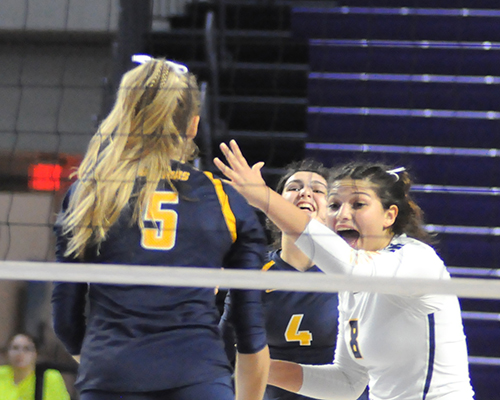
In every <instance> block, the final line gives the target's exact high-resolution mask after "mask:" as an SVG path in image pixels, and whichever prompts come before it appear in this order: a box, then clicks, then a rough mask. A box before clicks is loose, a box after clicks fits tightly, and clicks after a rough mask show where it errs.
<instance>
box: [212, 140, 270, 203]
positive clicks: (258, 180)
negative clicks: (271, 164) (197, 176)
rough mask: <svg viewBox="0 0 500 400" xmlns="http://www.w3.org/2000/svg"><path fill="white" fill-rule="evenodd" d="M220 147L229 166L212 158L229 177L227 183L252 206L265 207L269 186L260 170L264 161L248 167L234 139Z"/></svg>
mask: <svg viewBox="0 0 500 400" xmlns="http://www.w3.org/2000/svg"><path fill="white" fill-rule="evenodd" d="M220 149H221V151H222V153H223V154H224V156H225V157H226V160H227V162H228V164H229V166H228V165H226V164H224V163H223V162H222V161H221V160H220V159H219V158H217V157H216V158H214V164H215V166H216V167H217V168H219V170H220V171H221V172H222V173H223V174H224V175H225V176H226V177H227V178H228V179H229V181H228V183H229V184H230V185H232V186H233V187H234V188H235V189H236V190H237V191H238V192H239V193H240V194H241V195H243V197H245V198H246V199H247V201H248V202H249V203H250V204H251V205H252V206H254V207H258V208H261V209H262V208H263V207H265V203H266V201H267V200H268V190H269V188H268V187H267V185H266V182H265V181H264V179H263V178H262V174H261V172H260V170H261V169H262V167H263V166H264V163H263V162H258V163H256V164H254V165H253V166H252V167H250V166H249V165H248V162H247V160H246V159H245V157H244V156H243V154H242V153H241V150H240V148H239V146H238V144H237V143H236V141H235V140H231V141H230V142H229V147H228V146H227V145H226V144H225V143H221V145H220Z"/></svg>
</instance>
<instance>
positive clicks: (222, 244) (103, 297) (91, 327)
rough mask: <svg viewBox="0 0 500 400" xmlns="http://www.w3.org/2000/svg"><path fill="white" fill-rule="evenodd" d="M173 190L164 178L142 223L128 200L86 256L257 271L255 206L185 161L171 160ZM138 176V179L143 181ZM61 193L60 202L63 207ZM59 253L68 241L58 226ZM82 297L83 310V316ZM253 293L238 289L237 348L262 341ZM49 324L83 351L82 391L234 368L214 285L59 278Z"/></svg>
mask: <svg viewBox="0 0 500 400" xmlns="http://www.w3.org/2000/svg"><path fill="white" fill-rule="evenodd" d="M173 169H174V173H173V174H172V180H173V182H174V184H175V185H176V187H177V189H178V191H179V193H176V192H174V191H172V190H171V188H170V186H169V184H168V183H167V182H164V181H162V182H160V184H159V185H158V188H157V191H156V192H155V193H154V195H153V196H152V198H151V201H150V202H149V205H148V208H147V210H144V213H143V218H144V222H145V227H144V229H140V228H139V225H138V224H132V225H131V224H130V220H131V217H132V212H133V206H134V204H133V201H132V202H131V204H130V205H129V207H126V208H125V209H124V210H123V211H122V213H121V215H120V218H119V220H118V221H117V223H116V224H115V225H114V226H112V227H111V229H110V230H109V234H108V235H107V238H106V240H105V241H104V242H102V244H101V246H100V249H99V251H97V249H89V250H88V251H87V252H86V254H85V257H84V260H83V261H85V262H89V263H112V264H130V265H147V266H158V267H159V268H160V267H166V266H169V265H170V266H195V267H205V268H240V269H258V268H260V266H261V265H262V263H263V260H264V253H265V243H266V239H265V236H264V233H263V229H262V226H261V224H260V223H259V221H258V219H257V217H256V215H255V212H254V210H253V209H252V208H251V207H250V206H249V205H248V204H247V202H246V201H245V200H244V199H243V197H241V196H240V195H239V194H238V193H237V192H236V191H235V190H234V189H233V188H231V187H230V186H227V185H225V184H223V183H222V182H221V181H220V180H218V179H214V177H213V176H212V175H211V174H210V173H203V172H201V171H198V170H195V169H193V168H191V167H189V166H187V165H184V164H177V163H175V164H174V165H173ZM140 185H141V179H140V178H139V179H138V181H137V185H136V186H137V187H140ZM69 196H71V191H70V192H69V194H68V196H67V197H66V199H65V201H64V204H63V209H64V207H67V204H68V198H69ZM55 231H56V235H57V249H56V253H57V259H58V260H59V261H62V262H74V261H75V260H74V259H72V258H67V257H64V256H63V254H64V251H65V249H66V246H67V240H68V238H67V237H66V236H64V235H63V234H62V233H61V228H60V227H59V226H57V224H56V227H55ZM86 296H88V301H89V305H90V307H89V313H88V315H86V313H85V308H86ZM260 296H261V294H260V292H258V291H238V290H237V291H234V295H233V301H235V302H236V305H237V312H236V314H237V315H240V316H241V317H240V318H238V319H237V325H238V329H237V333H238V341H239V346H240V348H239V350H240V352H243V353H255V352H257V351H259V350H261V349H262V348H263V347H264V346H265V345H266V336H265V329H264V321H263V315H262V307H261V302H260V301H261V298H260ZM52 304H53V318H54V329H55V331H56V334H57V336H58V337H59V338H60V339H61V341H62V342H63V343H64V345H65V346H66V348H67V349H68V351H69V352H70V353H71V354H80V353H81V364H80V368H79V372H78V378H77V382H76V386H77V387H78V388H79V389H80V390H81V391H85V390H90V389H95V390H105V391H124V392H126V391H129V392H146V391H158V390H164V389H169V388H175V387H181V386H186V385H192V384H196V383H200V382H207V381H211V380H213V379H218V378H220V377H222V376H225V375H228V374H231V367H230V365H229V363H228V361H227V358H226V357H225V353H224V346H223V342H222V340H221V336H220V332H219V330H218V327H217V324H218V320H219V313H218V311H217V308H216V305H215V296H214V289H212V288H180V287H160V286H144V285H107V284H106V285H105V284H89V285H87V284H81V283H56V284H55V285H54V290H53V296H52Z"/></svg>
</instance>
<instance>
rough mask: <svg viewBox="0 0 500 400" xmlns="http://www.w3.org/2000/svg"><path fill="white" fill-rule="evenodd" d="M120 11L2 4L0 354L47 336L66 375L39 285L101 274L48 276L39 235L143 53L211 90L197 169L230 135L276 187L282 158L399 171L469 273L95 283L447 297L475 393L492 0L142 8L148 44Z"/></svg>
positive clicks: (491, 257)
mask: <svg viewBox="0 0 500 400" xmlns="http://www.w3.org/2000/svg"><path fill="white" fill-rule="evenodd" d="M126 3H127V2H126V1H124V2H123V3H122V4H120V2H119V1H118V0H93V1H85V2H77V1H70V0H52V1H41V0H26V1H23V2H20V1H18V0H4V1H3V3H2V13H1V15H0V59H1V62H0V135H1V138H2V139H1V140H0V187H1V191H0V260H3V261H0V279H2V281H0V292H1V293H2V296H3V298H4V299H6V301H5V302H3V303H2V304H1V305H0V317H1V318H2V320H3V321H4V323H3V324H2V326H3V328H2V329H0V343H5V341H6V340H7V337H8V336H9V335H10V333H11V332H13V331H15V330H18V329H21V328H23V329H26V328H27V329H28V330H30V331H32V332H33V333H34V334H35V335H38V336H44V337H45V338H46V343H47V349H48V350H47V351H46V354H45V355H46V356H47V357H50V358H52V359H56V360H58V361H59V362H60V363H62V364H63V365H69V360H68V358H67V355H66V354H65V353H64V351H63V350H62V349H61V347H60V346H58V344H57V342H56V341H55V339H54V338H53V334H52V332H51V329H50V327H49V326H50V311H49V309H50V307H49V304H48V292H49V285H48V284H46V283H43V282H47V281H51V280H54V277H56V276H57V277H58V279H61V280H64V279H67V280H79V281H83V282H93V281H100V280H99V279H105V278H104V277H105V276H107V274H108V272H106V270H105V269H103V268H98V267H97V266H93V267H90V266H82V265H80V266H76V265H75V266H71V267H69V266H66V267H64V268H63V267H61V266H58V265H57V264H53V263H52V261H53V260H54V250H53V249H54V239H53V234H52V225H53V223H54V218H55V214H56V212H57V211H58V209H59V206H60V202H61V198H62V195H63V194H64V192H65V191H66V190H67V188H68V186H69V184H70V183H71V178H70V176H71V173H72V172H73V171H74V169H75V167H76V166H78V164H79V162H80V160H81V157H82V155H83V153H84V152H85V149H86V147H87V144H88V141H89V139H90V137H91V136H92V134H93V133H94V131H95V129H96V127H97V124H98V122H99V121H100V120H101V119H102V117H103V115H105V114H106V112H107V110H108V109H109V106H110V104H111V102H112V96H113V95H112V93H113V89H114V88H115V87H116V83H117V79H118V78H117V77H119V76H120V74H121V73H123V71H124V69H125V68H126V66H127V63H128V58H127V57H129V53H130V52H145V53H149V54H151V55H153V56H162V57H167V58H170V59H173V60H176V61H179V62H182V63H184V64H186V65H187V66H188V67H189V68H190V70H191V71H193V72H194V73H195V74H196V75H198V77H199V79H200V81H201V82H204V83H206V84H207V86H206V88H207V89H206V96H207V97H206V98H207V102H206V106H205V110H204V111H205V112H206V114H205V117H206V118H205V119H204V123H205V127H204V128H203V130H204V134H203V135H202V136H201V138H200V139H199V141H200V143H199V145H200V147H201V148H202V157H201V158H200V159H199V160H198V163H199V165H200V166H201V167H202V168H204V169H210V170H213V166H212V165H211V163H210V159H211V155H212V154H214V155H219V153H218V148H217V145H218V143H219V142H220V141H227V140H228V139H231V138H236V139H237V140H238V142H239V143H240V145H241V147H242V149H243V151H244V152H245V154H246V155H247V156H248V158H249V161H250V162H256V161H265V162H266V168H265V169H264V174H265V177H266V180H267V181H268V183H269V184H270V185H271V186H274V184H275V183H276V182H277V179H278V177H279V176H280V174H282V173H283V167H284V166H285V165H286V164H287V163H289V162H291V161H295V160H299V159H302V158H304V157H306V156H307V157H313V158H316V159H318V160H320V161H322V162H324V163H325V165H327V166H332V165H333V164H334V163H335V164H336V163H341V162H344V161H350V160H353V159H371V160H382V161H384V162H388V163H390V164H394V165H396V166H400V165H404V166H405V167H406V168H408V169H409V170H410V171H411V172H412V173H413V175H414V176H415V177H416V181H417V182H416V185H415V186H414V188H413V195H414V197H415V199H416V201H417V203H418V204H419V205H420V206H421V207H422V209H423V210H424V212H425V219H426V223H427V229H428V230H429V231H430V232H435V233H437V237H438V239H439V242H438V244H437V245H436V248H437V250H438V252H439V254H440V256H441V257H442V258H443V260H444V261H445V264H446V265H448V266H449V271H450V272H451V274H452V276H454V277H457V278H465V279H457V280H452V281H450V282H446V283H439V284H436V283H435V282H434V283H433V282H427V281H404V282H399V281H394V280H392V281H391V280H386V281H383V280H381V281H380V282H374V281H369V282H364V281H363V280H362V279H360V280H359V281H357V280H356V279H346V278H345V277H334V276H332V277H331V279H330V278H328V279H325V278H324V277H323V278H321V279H319V278H317V277H311V278H310V279H311V280H310V282H306V280H304V278H303V277H300V278H297V277H296V276H293V275H290V276H287V277H286V279H284V278H283V276H281V278H279V277H278V276H276V277H274V276H272V274H266V275H265V276H262V274H259V273H248V276H247V275H245V276H244V279H243V278H242V275H239V274H238V273H237V272H235V271H233V272H228V271H206V270H205V271H203V273H200V272H199V271H188V270H186V269H180V270H178V271H177V270H176V274H175V278H176V279H178V280H174V276H173V275H171V271H170V272H169V273H168V275H167V274H166V273H164V272H159V271H151V275H148V274H149V273H145V272H142V270H141V273H140V274H139V273H138V272H137V271H132V270H130V269H128V270H127V269H120V266H116V268H118V269H120V270H119V274H113V275H111V277H109V278H106V279H109V281H108V280H107V281H106V282H114V280H113V279H116V277H117V276H120V277H123V279H124V280H125V279H130V280H132V281H133V280H134V279H137V278H138V277H143V278H144V283H148V284H159V283H161V284H165V285H176V284H179V283H184V282H194V283H196V286H207V287H215V286H220V287H232V286H234V287H240V286H238V285H243V286H241V287H246V288H259V289H263V288H269V287H273V288H280V289H283V290H305V289H306V288H307V290H313V289H314V290H318V291H323V290H324V291H337V290H355V289H353V288H361V290H373V291H380V292H384V291H388V292H389V293H392V292H393V291H398V290H401V288H404V290H415V291H417V292H418V291H421V292H422V293H428V292H429V293H432V292H435V293H454V294H458V295H459V296H460V298H461V304H462V308H463V317H464V322H465V325H466V330H470V332H471V334H472V333H474V335H475V332H476V331H477V332H479V334H478V335H479V336H478V339H476V338H475V336H471V337H473V339H470V346H471V349H472V351H471V363H472V364H471V365H473V366H476V367H475V368H477V369H476V371H478V372H476V373H475V375H474V376H475V379H476V380H477V382H481V384H478V385H479V386H478V388H479V393H478V397H477V398H478V400H481V398H482V397H481V396H487V394H486V393H488V388H494V387H496V386H495V381H494V379H493V378H492V376H494V374H495V373H497V371H498V370H494V369H491V368H494V367H495V366H496V367H497V368H498V365H499V364H500V361H499V360H500V358H499V357H500V354H496V353H494V352H493V351H492V352H490V353H488V352H482V351H481V352H480V351H477V352H475V350H474V349H475V347H474V346H476V345H475V342H474V341H475V340H478V341H481V340H484V338H487V337H489V336H488V335H489V334H490V332H492V331H494V329H495V328H497V327H496V326H495V324H497V323H498V319H499V317H498V315H499V314H498V313H499V312H500V303H499V302H498V300H497V299H498V293H500V291H499V290H498V289H497V285H498V281H496V280H495V279H496V278H498V276H499V272H498V271H499V270H498V260H499V256H500V254H499V251H500V250H499V249H500V246H499V237H500V235H499V232H500V211H499V210H500V208H499V207H498V195H499V193H500V192H499V190H498V187H499V186H500V182H499V176H498V173H499V172H498V171H500V168H499V166H500V165H499V154H500V153H499V150H498V149H499V148H500V145H499V143H498V139H497V137H498V135H497V133H498V132H499V129H500V125H499V124H500V109H499V108H498V104H500V103H499V102H498V101H497V97H498V95H497V93H498V85H499V84H500V71H499V70H498V69H499V68H500V67H499V65H500V62H499V61H500V60H499V58H500V30H499V29H498V26H500V25H499V24H498V22H499V21H500V7H498V5H497V4H496V2H494V1H488V0H481V1H479V0H476V1H468V0H461V1H460V2H451V1H445V0H439V1H432V2H430V1H425V0H421V1H419V0H413V1H410V0H408V1H404V0H384V1H376V2H375V1H368V0H366V1H363V0H351V1H349V0H345V1H338V2H337V3H336V4H335V5H333V4H332V3H331V2H318V1H311V2H308V1H300V2H294V1H283V2H281V1H277V0H276V1H269V2H262V1H261V2H259V1H240V2H209V1H207V2H202V1H187V0H185V1H180V0H179V1H160V0H155V1H153V2H152V3H151V5H150V9H148V11H147V13H148V16H149V15H150V14H151V15H152V22H151V25H150V26H148V28H147V32H146V35H144V36H142V35H141V34H138V32H143V31H141V29H144V26H142V27H140V26H137V25H133V24H131V23H130V20H127V19H126V18H125V17H124V18H123V19H120V14H119V10H120V5H122V6H123V5H126ZM457 3H460V4H457ZM211 13H212V14H211ZM209 15H215V22H214V24H215V26H213V27H212V30H215V31H216V34H215V35H214V34H213V31H210V29H209V25H208V21H209V18H208V16H209ZM127 21H128V23H130V24H131V25H129V26H127V25H126V24H127ZM120 29H122V31H120ZM120 32H121V33H120ZM123 32H126V34H127V35H128V36H123V35H124V33H123ZM143 33H144V32H143ZM144 37H145V38H147V39H144ZM125 38H128V39H126V40H125ZM130 38H132V39H130ZM141 38H142V39H141ZM210 40H215V43H212V42H210ZM124 43H129V46H128V47H126V46H125V47H124ZM125 59H127V61H124V60H125ZM204 157H205V158H204ZM92 268H95V269H92ZM113 268H114V267H113ZM122 268H123V267H122ZM174 269H175V268H173V269H172V270H174ZM155 274H159V275H155ZM65 277H67V278H65ZM195 277H197V279H194V278H195ZM471 278H478V279H475V280H472V279H471ZM308 279H309V278H308ZM116 283H118V281H116ZM122 283H126V282H122ZM37 285H38V286H37ZM193 285H194V284H193ZM19 299H21V300H19ZM34 316H35V317H34ZM468 324H470V326H471V327H470V328H468V326H469V325H468ZM476 327H478V328H477V329H476ZM486 366H487V367H486ZM488 368H490V369H488ZM483 382H484V387H485V389H484V393H485V394H483V392H481V390H483V389H481V387H482V386H481V385H482V384H483ZM476 392H477V390H476ZM74 396H77V395H76V393H74Z"/></svg>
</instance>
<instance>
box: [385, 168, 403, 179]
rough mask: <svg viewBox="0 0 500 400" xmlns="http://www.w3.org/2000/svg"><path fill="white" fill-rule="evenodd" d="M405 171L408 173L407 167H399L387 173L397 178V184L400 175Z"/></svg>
mask: <svg viewBox="0 0 500 400" xmlns="http://www.w3.org/2000/svg"><path fill="white" fill-rule="evenodd" d="M403 171H406V168H405V167H399V168H394V169H391V170H389V171H385V172H387V173H388V174H389V175H392V176H394V177H395V178H396V182H397V181H399V175H398V174H399V173H400V172H403Z"/></svg>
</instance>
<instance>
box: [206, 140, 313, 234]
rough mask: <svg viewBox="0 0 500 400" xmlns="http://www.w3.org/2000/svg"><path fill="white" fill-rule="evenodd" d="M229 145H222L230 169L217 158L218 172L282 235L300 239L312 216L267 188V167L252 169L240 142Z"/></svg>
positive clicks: (259, 164)
mask: <svg viewBox="0 0 500 400" xmlns="http://www.w3.org/2000/svg"><path fill="white" fill-rule="evenodd" d="M229 145H230V147H228V146H227V145H226V144H224V143H222V144H221V145H220V148H221V150H222V152H223V153H224V156H225V157H226V160H227V162H228V163H229V166H227V165H225V164H224V163H223V162H222V161H221V160H220V159H218V158H215V159H214V163H215V165H216V166H217V168H219V169H220V171H221V172H222V173H223V174H224V175H226V177H227V178H229V180H230V184H231V185H232V186H233V187H234V188H235V189H236V190H237V191H238V192H240V193H241V194H242V195H243V197H245V198H246V199H247V201H248V202H249V203H250V204H251V205H252V206H254V207H257V208H259V209H260V210H262V211H263V212H264V213H265V214H266V215H267V216H268V217H269V219H270V220H271V221H273V222H274V223H275V224H276V226H277V227H278V228H279V229H280V230H281V231H283V232H285V233H287V234H289V235H291V236H292V237H294V238H295V239H296V238H298V237H299V236H300V234H301V233H302V231H304V229H305V227H306V226H307V224H308V222H309V220H310V218H309V216H308V215H307V214H306V213H304V212H302V211H301V210H300V209H299V208H297V207H296V206H295V205H293V204H292V203H290V202H289V201H287V200H285V199H284V198H283V197H282V196H281V195H279V194H278V193H276V192H275V191H274V190H272V189H271V188H269V187H268V186H267V185H266V183H265V181H264V179H262V175H261V173H260V170H261V168H262V167H263V166H264V163H262V162H260V163H257V164H255V165H254V166H252V167H250V166H249V165H248V163H247V160H246V159H245V157H243V154H242V153H241V151H240V148H239V147H238V145H237V144H236V142H235V141H234V140H231V142H230V144H229Z"/></svg>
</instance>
